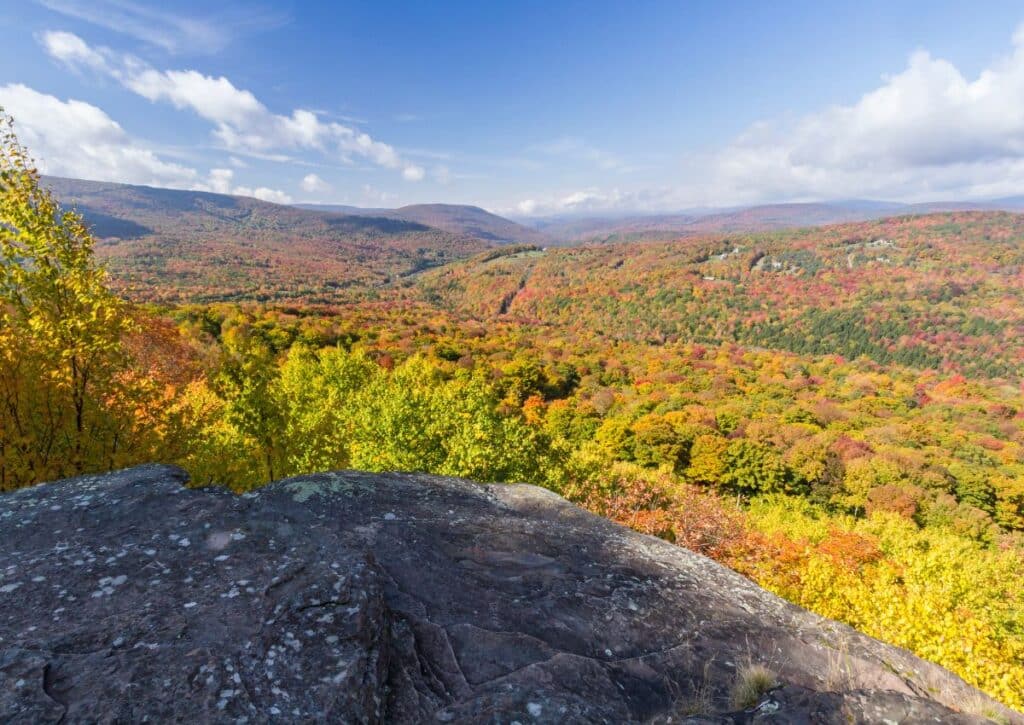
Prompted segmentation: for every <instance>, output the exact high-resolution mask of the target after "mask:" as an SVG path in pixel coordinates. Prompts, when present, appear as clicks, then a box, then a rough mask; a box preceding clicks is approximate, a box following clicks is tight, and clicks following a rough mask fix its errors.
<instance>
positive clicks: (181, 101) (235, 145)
mask: <svg viewBox="0 0 1024 725" xmlns="http://www.w3.org/2000/svg"><path fill="white" fill-rule="evenodd" d="M40 41H41V43H42V45H43V47H44V49H45V50H46V51H47V53H49V54H50V56H51V57H53V58H54V59H56V60H58V61H59V62H61V63H63V64H65V65H67V66H69V67H71V68H76V69H77V68H83V67H84V68H88V69H92V70H94V71H98V72H101V73H104V74H106V75H109V76H110V77H112V78H114V79H115V80H116V81H118V82H119V83H120V84H121V85H123V86H124V87H125V88H127V89H128V90H130V91H132V92H134V93H136V94H138V95H140V96H142V97H143V98H146V99H148V100H150V101H153V102H165V103H170V104H171V105H173V106H174V107H175V108H178V109H182V110H186V109H187V110H190V111H192V112H194V113H195V114H196V115H198V116H199V117H200V118H203V119H205V120H207V121H209V122H210V123H212V124H213V135H214V137H215V138H216V139H217V140H218V141H219V142H220V144H221V145H223V146H224V148H226V149H227V150H229V151H231V152H233V153H236V154H249V155H252V156H255V157H257V158H263V159H270V160H275V161H288V160H290V158H289V156H288V155H287V153H288V152H290V151H299V150H304V151H313V152H317V153H321V154H333V155H334V156H335V157H336V158H338V159H340V160H341V161H345V162H350V161H351V160H352V157H354V156H358V157H360V158H363V159H366V160H369V161H371V162H372V163H374V164H376V165H378V166H381V167H383V168H386V169H394V170H400V171H401V173H402V176H403V177H404V178H405V179H407V180H410V181H419V180H420V179H422V178H423V176H424V172H423V169H422V168H420V167H418V166H416V165H413V164H410V163H407V162H405V161H403V159H402V158H401V157H400V155H399V154H398V152H397V151H395V149H394V148H393V147H392V146H390V145H388V144H386V143H383V142H382V141H378V140H376V139H374V138H372V137H371V136H370V135H369V134H367V133H365V132H363V131H360V130H358V129H355V128H352V127H350V126H346V125H344V124H341V123H337V122H335V121H325V120H323V119H322V118H321V117H320V116H319V115H318V114H317V113H314V112H313V111H309V110H305V109H296V110H294V111H292V112H291V115H281V114H276V113H273V112H272V111H270V110H269V109H268V108H267V107H266V106H265V105H263V103H262V102H260V100H259V99H258V98H256V96H255V95H254V94H253V93H251V92H250V91H247V90H245V89H241V88H237V87H236V86H235V85H234V84H233V83H232V82H231V81H230V80H228V79H227V78H225V77H224V76H220V77H214V76H208V75H204V74H203V73H200V72H198V71H195V70H157V69H155V68H153V67H151V66H149V65H148V64H146V63H145V62H143V61H141V60H139V59H137V58H134V57H131V56H127V55H118V54H115V53H113V52H112V51H110V50H108V49H105V48H100V49H94V48H91V47H90V46H89V45H88V44H86V43H85V42H84V41H83V40H82V39H81V38H79V37H78V36H76V35H73V34H72V33H64V32H54V31H49V32H46V33H44V34H43V35H42V36H41V38H40Z"/></svg>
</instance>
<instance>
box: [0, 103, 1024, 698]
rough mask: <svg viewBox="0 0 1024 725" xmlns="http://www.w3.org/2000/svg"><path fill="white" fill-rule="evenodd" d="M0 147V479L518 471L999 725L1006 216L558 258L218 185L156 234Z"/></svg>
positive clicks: (1014, 420)
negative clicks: (852, 636)
mask: <svg viewBox="0 0 1024 725" xmlns="http://www.w3.org/2000/svg"><path fill="white" fill-rule="evenodd" d="M3 128H4V137H3V140H2V144H3V148H2V152H0V265H2V266H0V490H12V489H15V488H20V487H24V486H28V485H32V484H34V483H37V482H41V481H49V480H53V479H58V478H62V477H67V476H72V475H76V474H80V473H86V472H97V471H106V470H110V469H113V468H119V467H124V466H128V465H131V464H135V463H141V462H148V461H162V462H167V463H176V464H179V465H181V466H182V467H184V468H185V469H187V470H188V472H189V474H190V475H191V480H192V482H193V485H196V486H207V485H214V486H227V487H230V488H231V489H233V490H235V491H246V490H251V489H252V488H254V487H257V486H261V485H263V484H266V483H268V482H270V481H273V480H276V479H280V478H283V477H287V476H292V475H296V474H300V473H306V472H314V471H324V470H332V469H342V468H355V469H363V470H370V471H421V472H430V473H435V474H442V475H451V476H460V477H467V478H471V479H474V480H478V481H517V482H527V483H532V484H536V485H539V486H543V487H546V488H549V489H551V490H553V491H555V492H557V493H559V494H561V495H562V496H565V497H566V498H568V499H570V500H572V501H574V502H577V503H579V504H581V505H583V506H585V507H587V508H589V509H591V510H593V511H595V512H597V513H599V514H601V515H604V516H607V517H610V518H612V519H614V520H616V521H618V522H620V523H623V524H625V525H627V526H630V527H633V528H635V529H637V530H640V531H642V532H645V533H650V534H654V535H656V536H659V537H662V538H665V539H668V540H670V541H673V542H675V543H677V544H679V545H681V546H686V547H689V548H691V549H693V550H695V551H697V552H699V553H702V554H705V555H707V556H709V557H712V558H714V559H717V560H719V561H721V562H723V563H725V564H726V565H728V566H730V567H732V568H734V569H736V570H738V571H740V572H741V573H743V574H745V575H746V576H748V577H750V578H751V579H753V580H754V581H756V582H757V583H759V584H761V585H762V586H764V587H765V588H767V589H769V590H771V591H774V592H776V593H778V594H780V595H781V596H783V597H785V598H787V599H790V600H792V601H794V602H796V603H798V604H800V605H802V606H804V607H806V608H808V609H810V610H812V611H814V612H817V613H819V614H822V615H824V616H827V617H831V618H835V619H838V620H840V621H843V622H846V623H848V624H850V625H852V626H854V627H855V628H857V629H859V630H862V631H864V632H866V633H868V634H870V635H872V636H875V637H877V638H879V639H882V640H884V641H886V642H890V643H893V644H896V645H899V646H902V647H905V648H907V649H909V650H911V651H913V652H914V653H916V654H918V655H920V656H921V657H924V658H926V659H929V660H932V661H934V662H937V663H939V664H941V665H943V666H945V667H947V668H949V669H950V670H952V671H954V672H956V673H957V674H959V675H960V676H962V677H963V678H964V679H965V680H967V681H968V682H969V683H971V684H973V685H976V686H977V687H979V688H980V689H982V690H984V691H986V692H988V693H990V694H991V695H993V696H994V697H996V698H997V699H999V700H1001V701H1002V702H1004V703H1006V704H1007V705H1009V706H1011V707H1016V708H1021V707H1024V694H1022V693H1024V571H1022V569H1021V566H1020V562H1021V557H1022V556H1024V342H1022V341H1024V335H1022V333H1024V215H1018V214H1011V213H1006V212H996V211H957V212H942V213H933V214H927V215H912V216H896V217H889V218H884V219H879V220H868V221H857V222H849V223H841V224H833V225H828V226H818V227H806V228H796V229H784V230H765V231H743V232H737V233H715V232H705V231H703V230H702V232H701V233H700V234H695V235H692V236H683V237H678V238H671V237H667V238H663V239H652V238H649V237H650V235H645V237H644V238H643V239H637V240H629V239H622V238H614V239H610V240H607V241H604V242H600V241H594V240H591V241H588V242H587V243H586V244H583V245H565V246H555V245H550V244H545V243H544V242H543V241H542V240H540V239H539V238H538V237H536V236H535V235H533V236H531V235H529V234H526V233H524V235H523V237H522V238H521V239H519V240H505V239H502V240H501V241H495V239H493V238H484V237H483V236H474V235H472V234H466V233H461V232H458V231H451V230H446V229H442V228H440V227H438V226H434V225H433V224H432V223H429V222H433V223H435V224H436V223H439V222H438V220H437V219H435V218H433V217H431V218H426V220H425V221H422V220H421V221H412V220H409V219H401V218H397V217H395V216H392V217H388V218H378V217H370V216H364V217H356V216H345V215H342V214H335V213H329V212H325V211H319V212H312V211H301V210H297V209H294V208H292V207H281V206H277V205H271V204H264V203H262V202H256V201H255V200H237V202H232V204H237V205H236V206H234V207H233V208H232V210H231V211H230V214H229V213H227V212H226V211H225V209H224V208H223V207H218V206H217V205H218V204H221V205H223V204H224V203H225V202H224V201H223V199H226V198H227V197H221V198H219V199H218V198H215V197H216V195H209V196H208V197H203V198H200V197H195V198H192V197H189V198H186V197H183V196H179V197H173V198H174V199H177V201H176V202H175V203H178V204H180V205H181V208H178V209H177V211H176V212H175V214H177V215H178V216H180V217H181V218H184V219H185V220H186V222H187V223H186V222H182V223H181V224H179V225H177V226H175V225H174V224H172V223H171V222H170V221H168V218H170V217H166V218H165V216H161V215H166V214H167V212H166V208H168V207H167V206H166V205H164V206H161V203H162V202H161V203H157V202H155V201H153V199H152V198H151V197H145V198H143V197H141V196H140V197H138V198H137V199H136V206H137V207H138V209H137V212H136V213H135V215H134V216H133V217H132V219H131V220H130V222H129V221H126V219H125V218H121V217H119V216H118V215H119V214H120V213H121V210H120V209H119V207H117V206H116V205H114V204H113V203H112V202H110V199H111V198H114V197H111V196H107V197H104V196H103V194H115V192H116V193H120V192H118V191H117V190H116V189H114V190H109V189H108V190H103V189H99V190H95V189H94V190H92V191H90V192H89V193H90V194H93V196H91V197H90V196H83V195H82V193H83V192H81V189H79V190H78V192H76V191H75V189H73V188H71V187H70V186H68V185H67V184H65V185H64V186H63V187H62V185H61V184H62V182H61V181H60V180H47V179H42V178H41V177H40V176H39V174H38V173H37V172H36V171H35V169H34V166H33V162H32V160H31V156H30V150H27V149H25V148H24V147H23V146H22V145H21V144H20V143H19V142H18V140H17V137H16V136H15V131H16V129H15V127H14V126H13V125H12V123H11V122H10V120H9V119H5V122H4V126H3ZM76 193H78V194H79V195H78V196H76ZM133 193H134V192H133ZM168 194H170V192H168ZM167 198H172V197H167ZM103 199H106V200H107V201H103ZM147 199H148V201H147ZM147 205H148V206H147ZM75 209H81V210H82V211H83V213H84V218H83V216H82V215H80V214H79V213H77V212H76V211H75ZM90 212H92V213H90ZM214 212H216V213H214ZM431 213H435V212H433V211H432V212H431ZM122 216H123V215H122ZM172 216H173V215H172ZM214 219H216V221H212V220H214ZM172 221H173V220H172ZM481 223H482V222H481ZM132 225H134V226H132ZM296 230H297V231H296ZM511 233H512V234H515V233H516V232H515V230H514V229H513V230H512V232H511Z"/></svg>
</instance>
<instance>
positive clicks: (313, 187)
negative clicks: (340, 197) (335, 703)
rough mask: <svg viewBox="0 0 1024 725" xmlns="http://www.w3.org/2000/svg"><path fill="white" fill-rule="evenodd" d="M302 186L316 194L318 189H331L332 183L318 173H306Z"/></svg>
mask: <svg viewBox="0 0 1024 725" xmlns="http://www.w3.org/2000/svg"><path fill="white" fill-rule="evenodd" d="M300 186H301V187H302V190H303V191H306V192H309V193H310V194H315V193H316V192H318V191H330V190H331V185H330V184H328V183H327V182H326V181H324V180H323V179H321V178H320V177H319V176H317V175H316V174H306V176H304V177H303V179H302V183H301V184H300Z"/></svg>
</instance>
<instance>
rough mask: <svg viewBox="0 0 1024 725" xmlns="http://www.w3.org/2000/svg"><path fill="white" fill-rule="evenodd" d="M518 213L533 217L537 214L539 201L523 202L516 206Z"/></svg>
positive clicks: (525, 200)
mask: <svg viewBox="0 0 1024 725" xmlns="http://www.w3.org/2000/svg"><path fill="white" fill-rule="evenodd" d="M516 211H518V212H519V213H520V214H524V215H526V216H533V215H534V214H536V213H537V200H536V199H523V200H522V201H521V202H519V203H518V204H516Z"/></svg>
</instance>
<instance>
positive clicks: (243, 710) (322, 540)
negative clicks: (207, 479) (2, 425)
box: [0, 466, 1024, 725]
mask: <svg viewBox="0 0 1024 725" xmlns="http://www.w3.org/2000/svg"><path fill="white" fill-rule="evenodd" d="M185 482H186V475H185V474H184V472H182V471H181V470H179V469H176V468H173V467H169V466H142V467H138V468H133V469H129V470H125V471H120V472H115V473H110V474H105V475H100V476H86V477H81V478H76V479H70V480H67V481H60V482H56V483H52V484H44V485H42V486H37V487H35V488H31V489H27V490H23V491H18V492H15V493H12V494H7V495H5V496H3V497H0V721H2V722H25V723H29V722H31V723H35V722H140V721H160V722H164V721H192V722H249V723H262V722H288V721H295V722H300V721H301V722H309V721H326V722H352V723H361V722H382V721H387V722H453V723H454V722H458V723H464V722H468V723H485V722H486V723H491V722H494V723H513V722H519V723H522V724H523V725H526V723H531V722H607V723H622V722H683V721H685V720H686V718H687V717H688V716H690V717H691V718H692V719H691V721H692V722H705V723H744V722H786V723H789V722H792V723H800V722H807V723H830V722H835V723H847V722H873V723H874V722H900V723H909V722H979V721H982V720H983V718H982V717H981V713H986V712H987V713H992V714H995V713H1002V714H1001V717H1003V718H1004V721H1010V722H1024V719H1021V718H1019V716H1018V715H1015V714H1013V713H1010V712H1009V711H1006V710H1004V709H1000V708H999V707H998V706H997V705H995V704H994V703H992V702H991V701H990V700H988V699H987V698H984V697H983V696H982V695H980V693H977V692H976V691H974V690H972V689H971V688H969V687H968V686H967V685H965V684H964V683H963V682H962V681H961V680H960V679H959V678H957V677H956V676H954V675H952V674H950V673H948V672H947V671H945V670H943V669H942V668H939V667H937V666H935V665H932V664H929V663H926V662H923V661H921V660H919V659H918V658H916V657H914V656H912V655H910V654H909V653H907V652H905V651H904V650H901V649H897V648H895V647H891V646H888V645H884V644H882V643H880V642H878V641H876V640H873V639H871V638H868V637H865V636H863V635H860V634H858V633H856V632H854V631H853V630H851V629H850V628H848V627H845V626H843V625H841V624H837V623H835V622H831V621H829V620H825V619H822V618H820V617H818V616H816V615H813V614H810V613H808V612H806V611H804V610H802V609H800V608H798V607H795V606H793V605H791V604H788V603H786V602H784V601H783V600H781V599H779V598H778V597H776V596H774V595H772V594H770V593H768V592H766V591H764V590H763V589H760V588H759V587H757V586H756V585H754V584H753V583H751V582H750V581H749V580H747V579H745V578H744V577H742V576H740V575H738V574H736V573H734V572H732V571H730V570H728V569H726V568H724V567H722V566H720V565H718V564H716V563H714V562H712V561H710V560H709V559H706V558H704V557H701V556H698V555H696V554H693V553H691V552H689V551H686V550H685V549H680V548H678V547H675V546H673V545H671V544H668V543H666V542H662V541H659V540H657V539H654V538H651V537H648V536H643V535H640V534H637V533H634V532H631V531H629V530H627V529H624V528H622V527H620V526H617V525H615V524H612V523H610V522H608V521H605V520H604V519H601V518H598V517H596V516H593V515H591V514H589V513H586V512H584V511H582V510H580V509H579V508H577V507H575V506H573V505H572V504H569V503H567V502H566V501H564V500H563V499H561V498H559V497H558V496H556V495H554V494H552V493H550V492H548V491H545V490H543V489H539V488H535V487H532V486H525V485H488V486H483V485H479V484H474V483H470V482H467V481H461V480H457V479H450V478H439V477H434V476H423V475H399V474H370V473H360V472H351V471H346V472H339V473H330V474H318V475H313V476H304V477H300V478H294V479H289V480H286V481H280V482H278V483H275V484H272V485H270V486H268V487H266V488H264V489H262V490H260V491H258V492H256V493H252V494H246V495H244V496H236V495H233V494H231V493H228V492H226V491H223V490H219V489H189V488H185V487H184V485H183V484H184V483H185ZM745 663H753V664H758V665H763V666H766V667H768V668H770V669H771V670H772V671H773V672H774V673H775V674H776V679H777V685H778V686H777V687H776V688H774V689H772V690H771V691H770V692H768V693H767V694H765V695H764V696H763V697H762V698H761V700H760V702H759V704H758V705H757V706H756V707H754V708H751V709H749V710H736V709H735V708H734V707H732V706H731V705H730V702H729V692H730V689H731V688H732V685H733V683H734V681H735V679H736V672H737V669H738V668H741V667H742V666H743V665H744V664H745Z"/></svg>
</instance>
